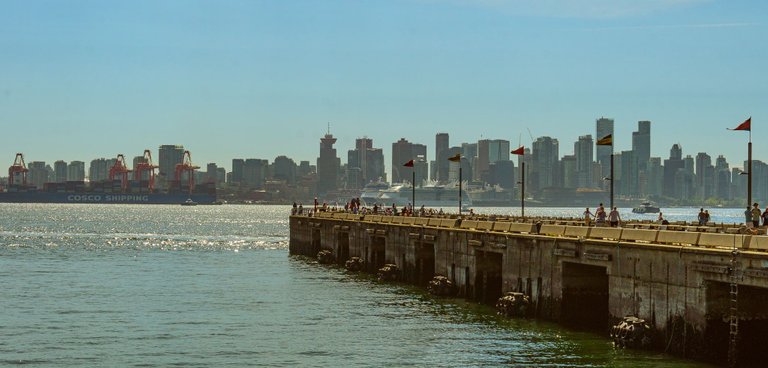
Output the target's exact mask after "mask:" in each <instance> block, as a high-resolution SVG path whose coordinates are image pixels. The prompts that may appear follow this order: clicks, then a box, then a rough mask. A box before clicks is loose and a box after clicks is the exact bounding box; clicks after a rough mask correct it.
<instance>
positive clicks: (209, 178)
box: [203, 162, 221, 187]
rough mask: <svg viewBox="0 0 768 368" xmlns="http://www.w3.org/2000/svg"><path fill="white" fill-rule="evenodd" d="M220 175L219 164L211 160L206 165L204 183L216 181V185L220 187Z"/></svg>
mask: <svg viewBox="0 0 768 368" xmlns="http://www.w3.org/2000/svg"><path fill="white" fill-rule="evenodd" d="M218 177H219V165H216V163H215V162H209V163H208V165H205V175H204V179H203V182H204V183H216V186H217V187H218V186H219V185H221V183H220V182H219V180H218Z"/></svg>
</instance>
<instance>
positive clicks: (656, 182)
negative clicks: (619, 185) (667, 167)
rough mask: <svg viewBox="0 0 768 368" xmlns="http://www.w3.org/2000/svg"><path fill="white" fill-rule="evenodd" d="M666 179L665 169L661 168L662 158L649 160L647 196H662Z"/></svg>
mask: <svg viewBox="0 0 768 368" xmlns="http://www.w3.org/2000/svg"><path fill="white" fill-rule="evenodd" d="M663 178H664V168H663V167H662V166H661V157H651V158H650V159H649V160H648V171H647V174H646V180H645V182H646V185H645V191H644V193H645V195H648V196H660V195H661V187H662V184H663Z"/></svg>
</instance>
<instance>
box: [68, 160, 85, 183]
mask: <svg viewBox="0 0 768 368" xmlns="http://www.w3.org/2000/svg"><path fill="white" fill-rule="evenodd" d="M67 180H68V181H84V180H85V162H83V161H72V162H70V163H69V165H68V166H67Z"/></svg>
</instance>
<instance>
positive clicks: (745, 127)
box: [731, 116, 752, 131]
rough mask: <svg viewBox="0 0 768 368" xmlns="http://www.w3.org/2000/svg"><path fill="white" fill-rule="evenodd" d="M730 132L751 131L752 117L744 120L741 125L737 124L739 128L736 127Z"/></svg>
mask: <svg viewBox="0 0 768 368" xmlns="http://www.w3.org/2000/svg"><path fill="white" fill-rule="evenodd" d="M731 130H749V131H752V117H751V116H750V117H749V119H747V120H744V122H743V123H741V124H739V126H737V127H736V129H731Z"/></svg>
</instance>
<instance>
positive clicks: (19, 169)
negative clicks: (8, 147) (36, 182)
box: [8, 153, 29, 187]
mask: <svg viewBox="0 0 768 368" xmlns="http://www.w3.org/2000/svg"><path fill="white" fill-rule="evenodd" d="M28 172H29V169H27V165H26V164H25V163H24V155H23V154H21V153H17V154H16V158H15V159H14V160H13V165H11V167H9V168H8V186H9V187H11V186H13V184H14V179H15V178H16V176H17V174H18V175H20V176H21V185H24V186H26V185H27V173H28Z"/></svg>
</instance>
